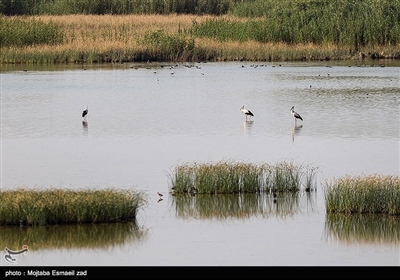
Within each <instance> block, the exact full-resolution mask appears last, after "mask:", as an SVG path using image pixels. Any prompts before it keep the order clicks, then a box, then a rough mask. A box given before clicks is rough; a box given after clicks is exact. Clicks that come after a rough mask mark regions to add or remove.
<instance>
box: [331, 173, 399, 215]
mask: <svg viewBox="0 0 400 280" xmlns="http://www.w3.org/2000/svg"><path fill="white" fill-rule="evenodd" d="M325 202H326V203H325V204H326V211H327V213H350V214H351V213H386V214H390V215H399V214H400V177H399V176H383V175H376V174H375V175H368V176H355V177H352V176H345V177H342V178H337V179H334V180H333V181H332V182H331V183H327V185H326V189H325Z"/></svg>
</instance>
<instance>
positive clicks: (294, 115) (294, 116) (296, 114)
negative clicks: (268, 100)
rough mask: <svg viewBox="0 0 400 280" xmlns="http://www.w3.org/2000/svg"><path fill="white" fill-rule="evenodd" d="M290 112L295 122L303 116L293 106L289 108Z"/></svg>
mask: <svg viewBox="0 0 400 280" xmlns="http://www.w3.org/2000/svg"><path fill="white" fill-rule="evenodd" d="M290 112H291V113H292V116H293V118H294V122H295V123H296V122H297V119H300V120H303V118H302V117H301V116H300V115H299V114H298V113H297V112H295V111H294V106H293V107H292V108H290Z"/></svg>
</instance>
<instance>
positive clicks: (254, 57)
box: [0, 14, 400, 63]
mask: <svg viewBox="0 0 400 280" xmlns="http://www.w3.org/2000/svg"><path fill="white" fill-rule="evenodd" d="M0 18H1V20H2V22H3V23H4V24H1V25H0V43H1V44H2V51H1V53H0V63H102V62H113V63H117V62H118V63H125V62H147V61H181V62H183V61H234V60H245V61H294V60H329V59H337V60H343V59H363V58H368V57H369V58H400V44H399V43H398V41H400V40H398V39H390V40H389V39H387V40H386V41H383V42H384V43H379V42H376V43H373V42H371V43H367V42H366V43H365V44H364V43H363V44H357V46H355V45H354V44H353V43H350V42H349V43H346V42H344V41H343V43H342V42H341V41H339V42H338V41H335V40H322V41H321V40H308V39H302V40H300V39H298V40H297V39H296V40H292V39H290V40H278V39H271V38H272V37H274V36H275V35H268V34H269V33H268V32H271V30H266V29H267V28H272V27H271V26H270V25H269V24H266V20H267V19H263V18H261V19H260V18H240V17H238V16H235V15H218V16H216V15H193V14H169V15H151V14H144V15H138V14H130V15H111V14H105V15H85V14H76V15H36V16H11V17H6V16H0ZM16 26H21V28H16ZM39 26H43V27H45V28H38V27H39ZM34 28H36V29H34ZM396 28H397V27H396V26H393V27H392V29H391V31H390V34H400V33H398V32H394V31H396V30H397V29H396ZM399 28H400V27H399ZM31 30H37V31H35V32H32V31H31ZM39 30H40V31H39ZM267 31H268V32H267ZM276 32H277V31H276ZM379 32H381V31H379ZM387 32H389V31H387ZM308 33H312V32H311V31H310V32H308ZM308 33H307V34H308ZM22 34H29V36H22ZM32 34H38V35H40V36H36V35H35V36H33V35H32ZM271 36H272V37H271ZM349 36H350V35H349ZM352 36H353V35H352ZM371 36H372V35H371ZM393 36H395V35H393ZM14 37H15V38H14ZM270 37H271V38H270ZM275 37H277V38H279V36H278V35H276V36H275ZM17 38H26V39H24V40H17ZM28 39H29V40H28ZM343 40H344V39H343ZM385 42H387V43H385Z"/></svg>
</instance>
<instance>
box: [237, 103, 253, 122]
mask: <svg viewBox="0 0 400 280" xmlns="http://www.w3.org/2000/svg"><path fill="white" fill-rule="evenodd" d="M240 111H242V113H243V114H245V115H246V121H247V118H248V117H249V118H251V117H253V116H254V115H253V113H252V112H250V110H247V109H245V108H244V105H243V106H242V107H240Z"/></svg>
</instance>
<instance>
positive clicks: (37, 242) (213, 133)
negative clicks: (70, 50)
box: [0, 62, 400, 266]
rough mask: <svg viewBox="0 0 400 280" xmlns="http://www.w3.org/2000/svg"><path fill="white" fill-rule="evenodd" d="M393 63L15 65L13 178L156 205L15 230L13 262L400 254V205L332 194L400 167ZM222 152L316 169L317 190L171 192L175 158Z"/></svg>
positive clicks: (10, 184) (11, 184)
mask: <svg viewBox="0 0 400 280" xmlns="http://www.w3.org/2000/svg"><path fill="white" fill-rule="evenodd" d="M378 63H386V64H385V65H384V66H385V67H380V66H379V64H378ZM388 63H389V62H368V63H365V64H363V65H359V62H350V63H328V62H320V63H280V64H279V63H247V62H243V63H242V62H226V63H182V64H177V65H175V64H167V63H165V64H161V63H159V64H149V65H142V64H137V65H136V64H124V65H91V66H48V67H42V66H39V67H37V66H36V67H34V66H25V67H26V68H25V69H24V68H21V67H23V66H2V67H3V70H2V73H1V188H2V189H3V190H6V189H13V188H18V187H26V188H41V189H44V188H48V187H57V188H71V189H80V188H108V187H116V188H134V189H138V190H142V191H144V192H145V193H146V195H147V199H148V203H147V205H145V206H144V207H143V208H142V209H141V210H140V211H139V213H138V223H137V225H131V224H122V225H121V224H117V225H113V224H109V225H107V224H106V225H80V226H68V227H65V226H55V227H53V226H50V227H47V228H45V227H38V228H26V229H23V230H21V229H19V228H12V227H3V228H0V244H1V246H2V248H0V250H1V252H2V253H1V254H2V255H1V260H0V264H1V265H4V266H37V265H49V266H82V265H84V266H86V265H88V266H98V265H101V266H170V265H172V266H175V265H178V266H181V265H190V266H215V265H218V266H219V265H222V266H281V265H290V266H293V265H294V266H297V265H302V266H303V265H306V266H307V265H312V266H314V265H316V266H330V265H335V266H336V265H340V266H347V265H349V266H350V265H351V266H354V265H355V266H364V265H365V266H371V265H378V266H380V265H383V266H385V265H390V266H398V265H399V264H400V226H399V220H398V218H396V217H386V216H383V217H376V216H370V217H368V216H352V217H342V216H330V215H326V214H325V205H324V186H325V183H326V182H329V181H330V180H332V179H333V178H335V177H340V176H344V175H364V174H365V175H368V174H375V173H379V174H384V175H398V174H399V129H400V125H399V120H400V112H399V111H400V84H399V76H400V71H399V69H400V68H399V65H400V63H393V62H390V63H392V64H388ZM162 66H163V67H162ZM18 67H20V68H18ZM24 70H26V71H24ZM86 105H88V107H89V114H88V118H87V123H86V124H83V123H82V118H81V113H82V110H83V109H84V108H85V106H86ZM242 105H244V106H245V108H247V109H249V110H251V111H252V112H253V114H254V117H252V118H251V121H249V122H246V121H245V116H244V115H243V114H242V113H241V111H240V107H241V106H242ZM292 106H295V110H296V111H297V112H298V113H299V114H300V115H301V116H302V117H303V119H304V121H303V122H302V121H298V122H297V125H295V124H294V120H293V117H292V116H291V114H290V108H291V107H292ZM221 160H237V161H243V162H251V163H261V162H266V163H270V164H275V163H277V162H280V161H292V162H293V163H295V164H298V165H310V166H314V167H316V168H318V169H317V180H316V187H317V191H315V192H313V193H311V194H303V193H301V194H300V195H298V196H285V197H278V198H277V201H276V202H275V203H274V202H273V201H272V200H271V199H270V198H269V197H260V196H253V195H246V196H241V197H237V196H214V197H205V196H196V197H174V196H171V195H170V194H169V185H170V176H171V175H172V173H173V168H174V167H175V166H177V165H181V164H184V163H185V162H189V163H192V162H200V163H201V162H204V163H206V162H207V163H209V162H218V161H221ZM157 192H160V193H162V194H164V196H163V200H162V201H159V196H158V195H157ZM23 245H28V246H29V253H28V254H26V255H20V256H18V257H17V261H16V263H13V264H10V263H9V262H7V261H6V260H5V258H4V253H5V251H4V247H8V248H10V249H13V250H19V249H21V248H22V246H23Z"/></svg>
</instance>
